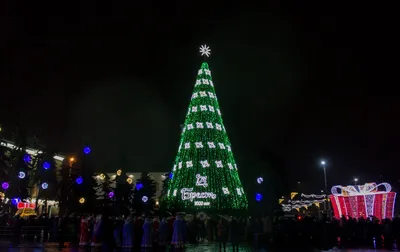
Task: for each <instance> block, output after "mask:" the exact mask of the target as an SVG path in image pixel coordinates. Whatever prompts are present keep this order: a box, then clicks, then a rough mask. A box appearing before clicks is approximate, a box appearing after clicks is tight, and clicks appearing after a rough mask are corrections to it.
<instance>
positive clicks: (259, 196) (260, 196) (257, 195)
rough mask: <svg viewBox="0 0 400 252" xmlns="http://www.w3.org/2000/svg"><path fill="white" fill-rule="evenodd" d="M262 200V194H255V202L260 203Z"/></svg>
mask: <svg viewBox="0 0 400 252" xmlns="http://www.w3.org/2000/svg"><path fill="white" fill-rule="evenodd" d="M262 198H263V196H262V194H260V193H257V194H256V200H257V201H261V200H262Z"/></svg>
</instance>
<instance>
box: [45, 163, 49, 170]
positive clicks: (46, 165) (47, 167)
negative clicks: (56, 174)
mask: <svg viewBox="0 0 400 252" xmlns="http://www.w3.org/2000/svg"><path fill="white" fill-rule="evenodd" d="M43 168H44V169H45V170H47V169H49V168H50V163H49V162H44V163H43Z"/></svg>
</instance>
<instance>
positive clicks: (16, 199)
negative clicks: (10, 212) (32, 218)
mask: <svg viewBox="0 0 400 252" xmlns="http://www.w3.org/2000/svg"><path fill="white" fill-rule="evenodd" d="M20 201H21V199H20V198H13V199H12V200H11V204H13V205H17V204H18V202H20Z"/></svg>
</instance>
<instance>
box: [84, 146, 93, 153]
mask: <svg viewBox="0 0 400 252" xmlns="http://www.w3.org/2000/svg"><path fill="white" fill-rule="evenodd" d="M91 151H92V150H91V149H90V147H88V146H86V147H85V148H83V153H85V154H86V155H88V154H89V153H90V152H91Z"/></svg>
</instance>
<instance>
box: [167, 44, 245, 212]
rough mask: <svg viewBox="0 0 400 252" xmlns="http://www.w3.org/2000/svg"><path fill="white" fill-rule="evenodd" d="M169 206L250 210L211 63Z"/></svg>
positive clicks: (201, 80)
mask: <svg viewBox="0 0 400 252" xmlns="http://www.w3.org/2000/svg"><path fill="white" fill-rule="evenodd" d="M200 53H201V55H204V56H206V57H208V56H209V55H210V49H209V47H207V46H201V47H200ZM165 201H166V204H167V207H168V208H170V209H172V208H174V209H177V210H197V209H198V210H201V209H204V210H207V209H208V210H213V211H219V212H230V211H231V210H234V211H235V210H244V209H246V208H247V198H246V195H245V193H244V190H243V187H242V184H241V182H240V178H239V173H238V166H237V164H236V162H235V159H234V157H233V152H232V147H231V143H230V141H229V139H228V135H227V133H226V130H225V127H224V123H223V120H222V117H221V111H220V107H219V104H218V100H217V96H216V94H215V89H214V84H213V81H212V78H211V71H210V69H209V67H208V64H207V62H203V63H202V65H201V68H200V70H199V71H198V74H197V78H196V83H195V85H194V90H193V94H192V98H191V101H190V104H189V109H188V113H187V115H186V118H185V123H184V125H183V129H182V134H181V138H180V145H179V149H178V154H177V155H176V158H175V162H174V165H173V168H172V172H171V173H170V176H169V182H168V191H167V195H166V198H165Z"/></svg>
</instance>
